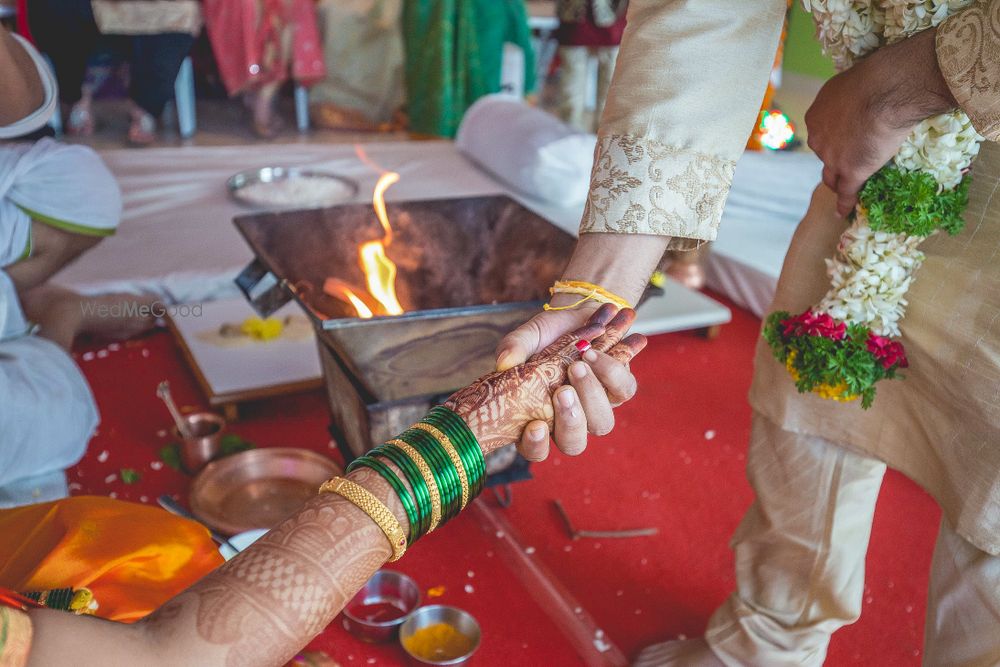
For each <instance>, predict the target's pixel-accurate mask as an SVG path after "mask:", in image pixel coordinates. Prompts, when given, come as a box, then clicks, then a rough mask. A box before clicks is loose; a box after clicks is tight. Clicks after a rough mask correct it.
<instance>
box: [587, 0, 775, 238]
mask: <svg viewBox="0 0 1000 667" xmlns="http://www.w3.org/2000/svg"><path fill="white" fill-rule="evenodd" d="M784 13H785V1H784V0H737V1H734V0H688V1H685V0H632V2H631V3H630V5H629V10H628V27H627V28H626V30H625V36H624V38H623V40H622V46H621V51H620V53H619V56H618V64H617V66H616V70H615V75H614V80H613V81H612V83H611V88H610V92H609V94H608V101H607V105H606V107H605V110H604V115H603V116H602V118H601V127H600V131H599V132H598V140H597V149H596V151H595V155H594V168H593V174H592V177H591V186H590V194H589V196H588V199H587V205H586V208H585V210H584V214H583V222H582V223H581V225H580V232H581V233H588V232H610V233H623V234H657V235H665V236H672V237H675V239H674V241H673V242H672V244H673V246H674V247H678V246H681V247H683V246H685V245H688V246H690V245H692V244H697V243H700V242H702V241H710V240H713V239H714V238H715V235H716V231H717V229H718V226H719V219H720V217H721V215H722V207H723V205H724V203H725V200H726V196H727V194H728V193H729V186H730V184H731V182H732V177H733V170H734V169H735V166H736V160H737V159H738V158H739V156H740V154H741V153H742V151H743V147H744V145H745V144H746V141H747V137H749V135H750V131H751V129H752V128H753V124H754V121H755V119H756V116H757V111H758V109H759V108H760V102H761V100H762V99H763V97H764V89H765V87H766V85H767V78H768V75H769V73H770V70H771V66H772V64H773V63H774V54H775V50H776V49H777V46H778V36H779V34H780V33H781V25H782V21H783V19H784Z"/></svg>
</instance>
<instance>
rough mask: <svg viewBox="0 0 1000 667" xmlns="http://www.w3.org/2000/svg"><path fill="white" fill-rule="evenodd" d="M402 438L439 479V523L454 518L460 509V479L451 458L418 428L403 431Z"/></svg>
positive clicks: (435, 441)
mask: <svg viewBox="0 0 1000 667" xmlns="http://www.w3.org/2000/svg"><path fill="white" fill-rule="evenodd" d="M403 440H404V441H405V442H407V443H409V444H410V446H411V447H413V448H414V449H416V450H417V451H418V452H419V453H420V455H421V456H423V457H424V460H425V461H427V464H428V465H429V466H430V467H431V473H432V474H433V475H434V476H435V479H436V480H439V483H440V484H441V488H442V489H443V491H442V494H441V524H442V525H443V524H444V523H446V522H447V521H448V520H450V519H452V518H454V517H455V516H456V515H457V514H458V513H459V512H460V511H461V509H462V491H461V481H460V480H459V477H458V472H457V471H456V470H455V466H454V465H453V464H452V462H451V459H450V458H449V457H448V455H447V454H446V453H445V451H444V448H443V447H441V445H440V444H439V443H438V442H437V440H435V439H434V437H433V436H431V435H430V434H429V433H425V432H424V431H421V430H420V429H415V428H411V429H409V430H408V431H407V432H406V433H404V437H403Z"/></svg>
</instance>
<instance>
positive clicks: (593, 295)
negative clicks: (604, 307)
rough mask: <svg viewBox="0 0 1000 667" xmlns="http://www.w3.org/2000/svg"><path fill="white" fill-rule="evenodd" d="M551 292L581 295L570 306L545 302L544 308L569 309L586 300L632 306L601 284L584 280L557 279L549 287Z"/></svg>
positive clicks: (553, 293) (626, 306)
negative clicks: (551, 304)
mask: <svg viewBox="0 0 1000 667" xmlns="http://www.w3.org/2000/svg"><path fill="white" fill-rule="evenodd" d="M549 294H552V295H556V294H577V295H579V296H581V297H583V298H582V299H580V300H579V301H577V302H576V303H571V304H570V305H568V306H558V307H557V306H550V305H549V304H545V306H543V308H544V309H545V310H569V309H571V308H576V307H577V306H579V305H580V304H581V303H583V302H585V301H597V302H598V303H611V304H614V305H616V306H618V307H619V308H631V307H632V304H630V303H629V302H628V301H626V300H625V299H623V298H621V297H620V296H618V295H617V294H614V293H612V292H609V291H608V290H606V289H604V288H603V287H601V286H600V285H595V284H594V283H588V282H584V281H582V280H557V281H556V283H555V284H554V285H553V286H552V287H550V288H549Z"/></svg>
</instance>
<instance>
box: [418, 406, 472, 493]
mask: <svg viewBox="0 0 1000 667" xmlns="http://www.w3.org/2000/svg"><path fill="white" fill-rule="evenodd" d="M413 428H419V429H420V430H421V431H426V432H427V433H430V434H431V435H432V436H434V439H435V440H437V441H438V442H440V443H441V446H442V447H444V451H445V452H447V453H448V458H450V459H451V462H452V464H453V465H454V466H455V470H456V472H458V481H459V482H461V483H462V509H463V510H464V509H465V506H466V505H467V504H469V477H468V475H466V473H465V466H464V465H462V457H460V456H459V455H458V450H457V449H455V445H453V444H451V440H449V439H448V436H446V435H445V434H444V433H442V432H441V431H439V430H438V429H436V428H435V427H433V426H431V425H430V424H426V423H424V422H417V423H416V424H414V425H413Z"/></svg>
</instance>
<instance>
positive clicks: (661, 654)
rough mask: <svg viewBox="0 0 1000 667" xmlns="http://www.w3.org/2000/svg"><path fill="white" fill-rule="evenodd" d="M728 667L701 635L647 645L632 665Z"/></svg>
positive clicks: (637, 666)
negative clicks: (695, 637) (694, 637)
mask: <svg viewBox="0 0 1000 667" xmlns="http://www.w3.org/2000/svg"><path fill="white" fill-rule="evenodd" d="M672 666H676V667H726V665H725V663H724V662H722V661H721V660H719V658H717V657H716V655H715V653H713V652H712V649H710V648H709V647H708V642H706V641H705V640H704V639H702V638H701V637H699V638H697V639H678V640H675V641H670V642H663V643H662V644H653V645H652V646H647V647H646V648H644V649H643V650H642V651H641V652H640V653H639V656H638V657H637V658H636V659H635V661H634V662H633V663H632V667H672Z"/></svg>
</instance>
